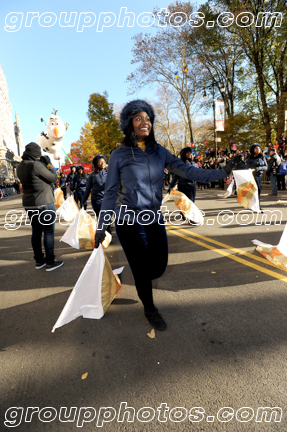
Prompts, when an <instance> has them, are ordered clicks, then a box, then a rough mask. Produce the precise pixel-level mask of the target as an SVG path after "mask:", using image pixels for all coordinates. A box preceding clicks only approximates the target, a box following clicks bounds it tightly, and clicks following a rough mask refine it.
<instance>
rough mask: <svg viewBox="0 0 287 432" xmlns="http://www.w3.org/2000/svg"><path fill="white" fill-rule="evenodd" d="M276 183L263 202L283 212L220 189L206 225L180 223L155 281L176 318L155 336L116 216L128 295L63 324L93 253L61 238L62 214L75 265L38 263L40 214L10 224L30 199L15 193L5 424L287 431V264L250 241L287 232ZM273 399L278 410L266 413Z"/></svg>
mask: <svg viewBox="0 0 287 432" xmlns="http://www.w3.org/2000/svg"><path fill="white" fill-rule="evenodd" d="M269 191H270V189H264V190H263V197H262V207H263V208H264V209H269V210H273V209H276V210H281V212H282V223H281V224H277V225H275V224H274V223H271V224H270V225H266V224H262V225H258V224H257V225H255V222H254V221H253V222H252V221H251V219H250V221H249V222H250V223H249V224H248V225H246V226H243V225H239V224H238V223H237V222H236V216H237V215H238V213H239V211H242V210H243V208H242V207H240V206H239V204H237V202H236V199H235V197H231V198H228V199H219V198H217V197H216V195H217V194H218V193H219V191H218V190H217V189H216V190H210V189H209V190H208V189H207V190H202V191H198V196H197V201H196V203H197V206H198V207H199V208H200V209H201V210H203V211H205V214H206V216H205V223H204V225H203V226H199V227H192V226H190V225H189V224H187V223H184V224H183V225H182V226H177V227H176V226H174V225H171V226H168V240H169V265H168V268H167V271H166V272H165V274H164V275H163V276H162V277H161V278H160V279H159V280H157V281H155V283H154V297H155V303H156V305H157V307H158V308H159V310H160V312H161V313H162V315H163V316H164V318H165V320H166V321H167V324H168V330H167V331H166V332H162V333H161V332H156V338H155V339H154V338H150V337H149V336H148V335H147V333H149V332H150V331H151V327H150V325H149V323H148V322H147V320H146V319H145V317H144V315H143V310H142V306H141V304H140V302H139V300H138V298H137V295H136V291H135V288H134V285H133V278H132V275H131V271H130V269H129V267H128V265H127V262H126V259H125V256H124V253H123V251H122V249H121V247H120V245H119V243H118V242H117V240H116V237H115V234H114V229H113V242H112V244H111V245H110V247H109V248H108V249H107V251H106V254H107V256H108V258H109V260H110V263H111V265H112V268H117V267H120V266H122V265H125V266H126V267H125V269H124V272H123V275H122V281H123V283H122V288H121V290H120V292H119V293H118V296H117V298H116V299H115V300H114V302H113V304H112V305H111V307H110V308H109V310H108V312H107V313H106V315H105V316H104V318H102V319H101V320H90V319H83V318H81V317H80V318H77V319H76V320H75V321H73V322H71V323H69V324H67V325H65V326H63V327H61V328H59V329H57V330H56V331H55V333H51V330H52V327H53V325H54V324H55V322H56V320H57V318H58V316H59V314H60V312H61V311H62V309H63V307H64V305H65V303H66V301H67V299H68V297H69V294H70V292H71V289H72V288H73V287H74V285H75V283H76V281H77V279H78V277H79V275H80V273H81V271H82V269H83V267H84V265H85V263H86V262H87V259H88V257H89V256H90V252H87V251H85V250H75V249H72V248H71V247H70V246H68V245H66V244H65V243H62V242H61V243H60V242H59V239H60V238H61V236H62V235H63V233H64V231H65V228H64V227H63V226H61V225H59V224H58V223H57V227H56V257H57V258H58V259H60V258H61V259H63V260H64V261H65V265H64V266H63V267H61V268H60V269H57V270H55V271H53V272H46V271H45V269H41V270H35V265H34V260H33V253H32V249H31V244H30V232H31V228H30V226H28V225H27V226H25V225H22V226H20V227H19V228H18V229H17V230H7V229H5V228H4V223H5V221H4V218H5V214H6V213H7V212H8V211H11V210H22V207H21V198H20V197H8V198H6V199H3V200H2V201H1V202H0V238H1V242H0V254H1V255H0V266H1V267H0V275H1V276H0V289H1V311H0V324H1V335H0V342H1V346H0V349H1V353H0V356H1V369H0V370H1V372H0V373H1V382H0V388H1V390H0V395H1V423H0V430H1V431H2V430H3V431H7V430H13V429H14V430H19V431H25V432H26V431H27V432H30V431H31V432H38V431H39V432H42V431H53V432H54V431H55V432H56V431H59V432H61V431H64V432H66V431H69V432H72V431H76V430H81V429H82V430H85V431H88V432H91V431H95V430H97V429H100V428H102V429H104V430H106V431H108V432H114V431H142V430H145V431H148V432H149V431H158V432H160V431H164V430H168V431H173V430H179V431H228V432H229V431H230V432H233V431H240V432H242V431H243V432H244V431H258V432H259V431H260V432H265V431H268V432H273V431H280V432H283V431H286V430H287V396H286V379H287V376H286V375H287V374H286V371H287V369H286V358H287V346H286V339H287V323H286V308H287V272H286V271H283V270H281V269H279V268H277V267H274V266H272V265H271V264H269V262H268V261H267V260H265V259H264V258H263V257H261V255H259V254H258V253H257V252H256V251H255V248H254V246H253V244H252V243H251V240H253V239H258V240H261V241H263V242H266V243H271V244H274V245H276V244H278V242H279V240H280V237H281V234H282V232H283V229H284V226H285V223H286V221H287V206H285V207H284V206H279V205H276V200H277V199H285V200H287V193H285V192H281V194H278V196H277V197H275V198H276V200H274V197H269V196H267V193H268V192H269ZM220 192H221V191H220ZM167 207H168V209H169V210H170V211H173V210H175V205H174V203H168V205H167ZM89 208H91V206H89ZM222 210H230V211H233V212H234V217H233V219H232V218H230V219H228V220H226V223H227V222H230V223H229V224H228V225H225V224H219V223H218V221H219V222H221V223H223V220H222V218H220V216H219V219H218V220H217V217H218V214H219V212H220V211H222ZM230 214H231V213H230ZM208 219H209V220H211V219H212V220H214V223H213V225H211V223H212V222H210V221H209V225H207V220H208ZM237 221H238V217H237ZM144 271H145V268H144V267H143V272H144ZM84 374H88V375H87V376H86V378H85V379H82V378H83V375H84ZM124 402H126V407H128V408H129V409H128V410H127V412H126V414H125V416H124V408H125V405H124V404H122V405H121V403H124ZM164 404H166V405H164ZM11 407H17V410H15V409H14V410H12V409H10V408H11ZM28 407H30V408H28ZM32 407H34V408H32ZM47 407H50V408H49V409H48V408H47ZM61 407H67V411H66V415H67V416H68V417H69V410H70V408H73V407H74V408H73V409H72V410H71V412H70V417H69V420H70V421H69V422H67V421H65V418H64V414H65V409H63V410H62V411H61ZM88 407H90V408H88ZM107 407H109V408H107ZM143 407H146V408H145V409H142V408H143ZM178 407H181V408H178ZM195 407H197V409H196V408H195ZM223 407H229V408H226V409H222V408H223ZM243 407H247V408H243ZM260 407H272V408H273V407H278V408H277V414H276V413H275V411H276V410H274V413H273V414H272V416H271V417H270V415H269V414H267V416H266V417H264V414H263V415H262V410H260ZM101 408H102V409H101ZM175 408H177V409H175ZM280 408H281V410H282V415H280ZM5 413H6V425H4V420H5V418H4V416H5ZM128 413H129V414H128ZM275 414H276V415H275ZM128 415H129V416H128ZM121 420H122V421H121ZM128 420H129V421H128ZM261 420H262V421H261ZM268 420H270V421H268ZM12 426H14V428H12Z"/></svg>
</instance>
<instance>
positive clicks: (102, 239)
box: [94, 232, 106, 249]
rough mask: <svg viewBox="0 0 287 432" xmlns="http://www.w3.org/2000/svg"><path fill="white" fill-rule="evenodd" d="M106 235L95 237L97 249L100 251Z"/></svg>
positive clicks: (101, 234)
mask: <svg viewBox="0 0 287 432" xmlns="http://www.w3.org/2000/svg"><path fill="white" fill-rule="evenodd" d="M105 237H106V234H105V233H104V232H103V233H97V232H96V235H95V246H94V247H95V249H98V247H99V246H100V244H101V243H103V241H104V240H105Z"/></svg>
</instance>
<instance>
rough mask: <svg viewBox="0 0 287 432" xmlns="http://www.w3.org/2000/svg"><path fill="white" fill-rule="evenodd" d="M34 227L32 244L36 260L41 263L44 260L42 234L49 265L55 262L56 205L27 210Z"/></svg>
mask: <svg viewBox="0 0 287 432" xmlns="http://www.w3.org/2000/svg"><path fill="white" fill-rule="evenodd" d="M25 210H26V211H27V212H28V216H29V218H30V221H31V225H32V237H31V243H32V248H33V251H34V259H35V261H36V262H37V263H41V262H42V261H43V259H44V254H43V252H42V234H43V233H44V248H45V254H46V262H47V264H51V263H52V262H53V261H54V258H55V255H54V233H55V224H56V208H55V204H54V203H52V204H46V205H45V206H44V207H42V208H41V209H39V210H37V209H28V208H26V209H25Z"/></svg>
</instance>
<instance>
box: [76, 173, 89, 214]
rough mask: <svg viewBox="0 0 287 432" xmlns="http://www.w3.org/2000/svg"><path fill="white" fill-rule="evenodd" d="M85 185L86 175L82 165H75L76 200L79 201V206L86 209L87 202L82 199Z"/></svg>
mask: <svg viewBox="0 0 287 432" xmlns="http://www.w3.org/2000/svg"><path fill="white" fill-rule="evenodd" d="M86 187H87V176H86V174H85V171H84V168H83V167H82V165H78V166H77V174H76V177H75V191H76V202H77V204H78V202H80V208H82V207H84V210H87V203H86V202H85V201H84V199H83V198H84V195H85V192H86Z"/></svg>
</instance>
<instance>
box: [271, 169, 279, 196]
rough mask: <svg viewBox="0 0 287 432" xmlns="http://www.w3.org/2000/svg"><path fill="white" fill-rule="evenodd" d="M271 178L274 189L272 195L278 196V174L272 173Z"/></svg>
mask: <svg viewBox="0 0 287 432" xmlns="http://www.w3.org/2000/svg"><path fill="white" fill-rule="evenodd" d="M269 178H270V183H271V187H272V193H273V194H276V193H277V184H276V183H277V174H273V172H271V173H270V175H269Z"/></svg>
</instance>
